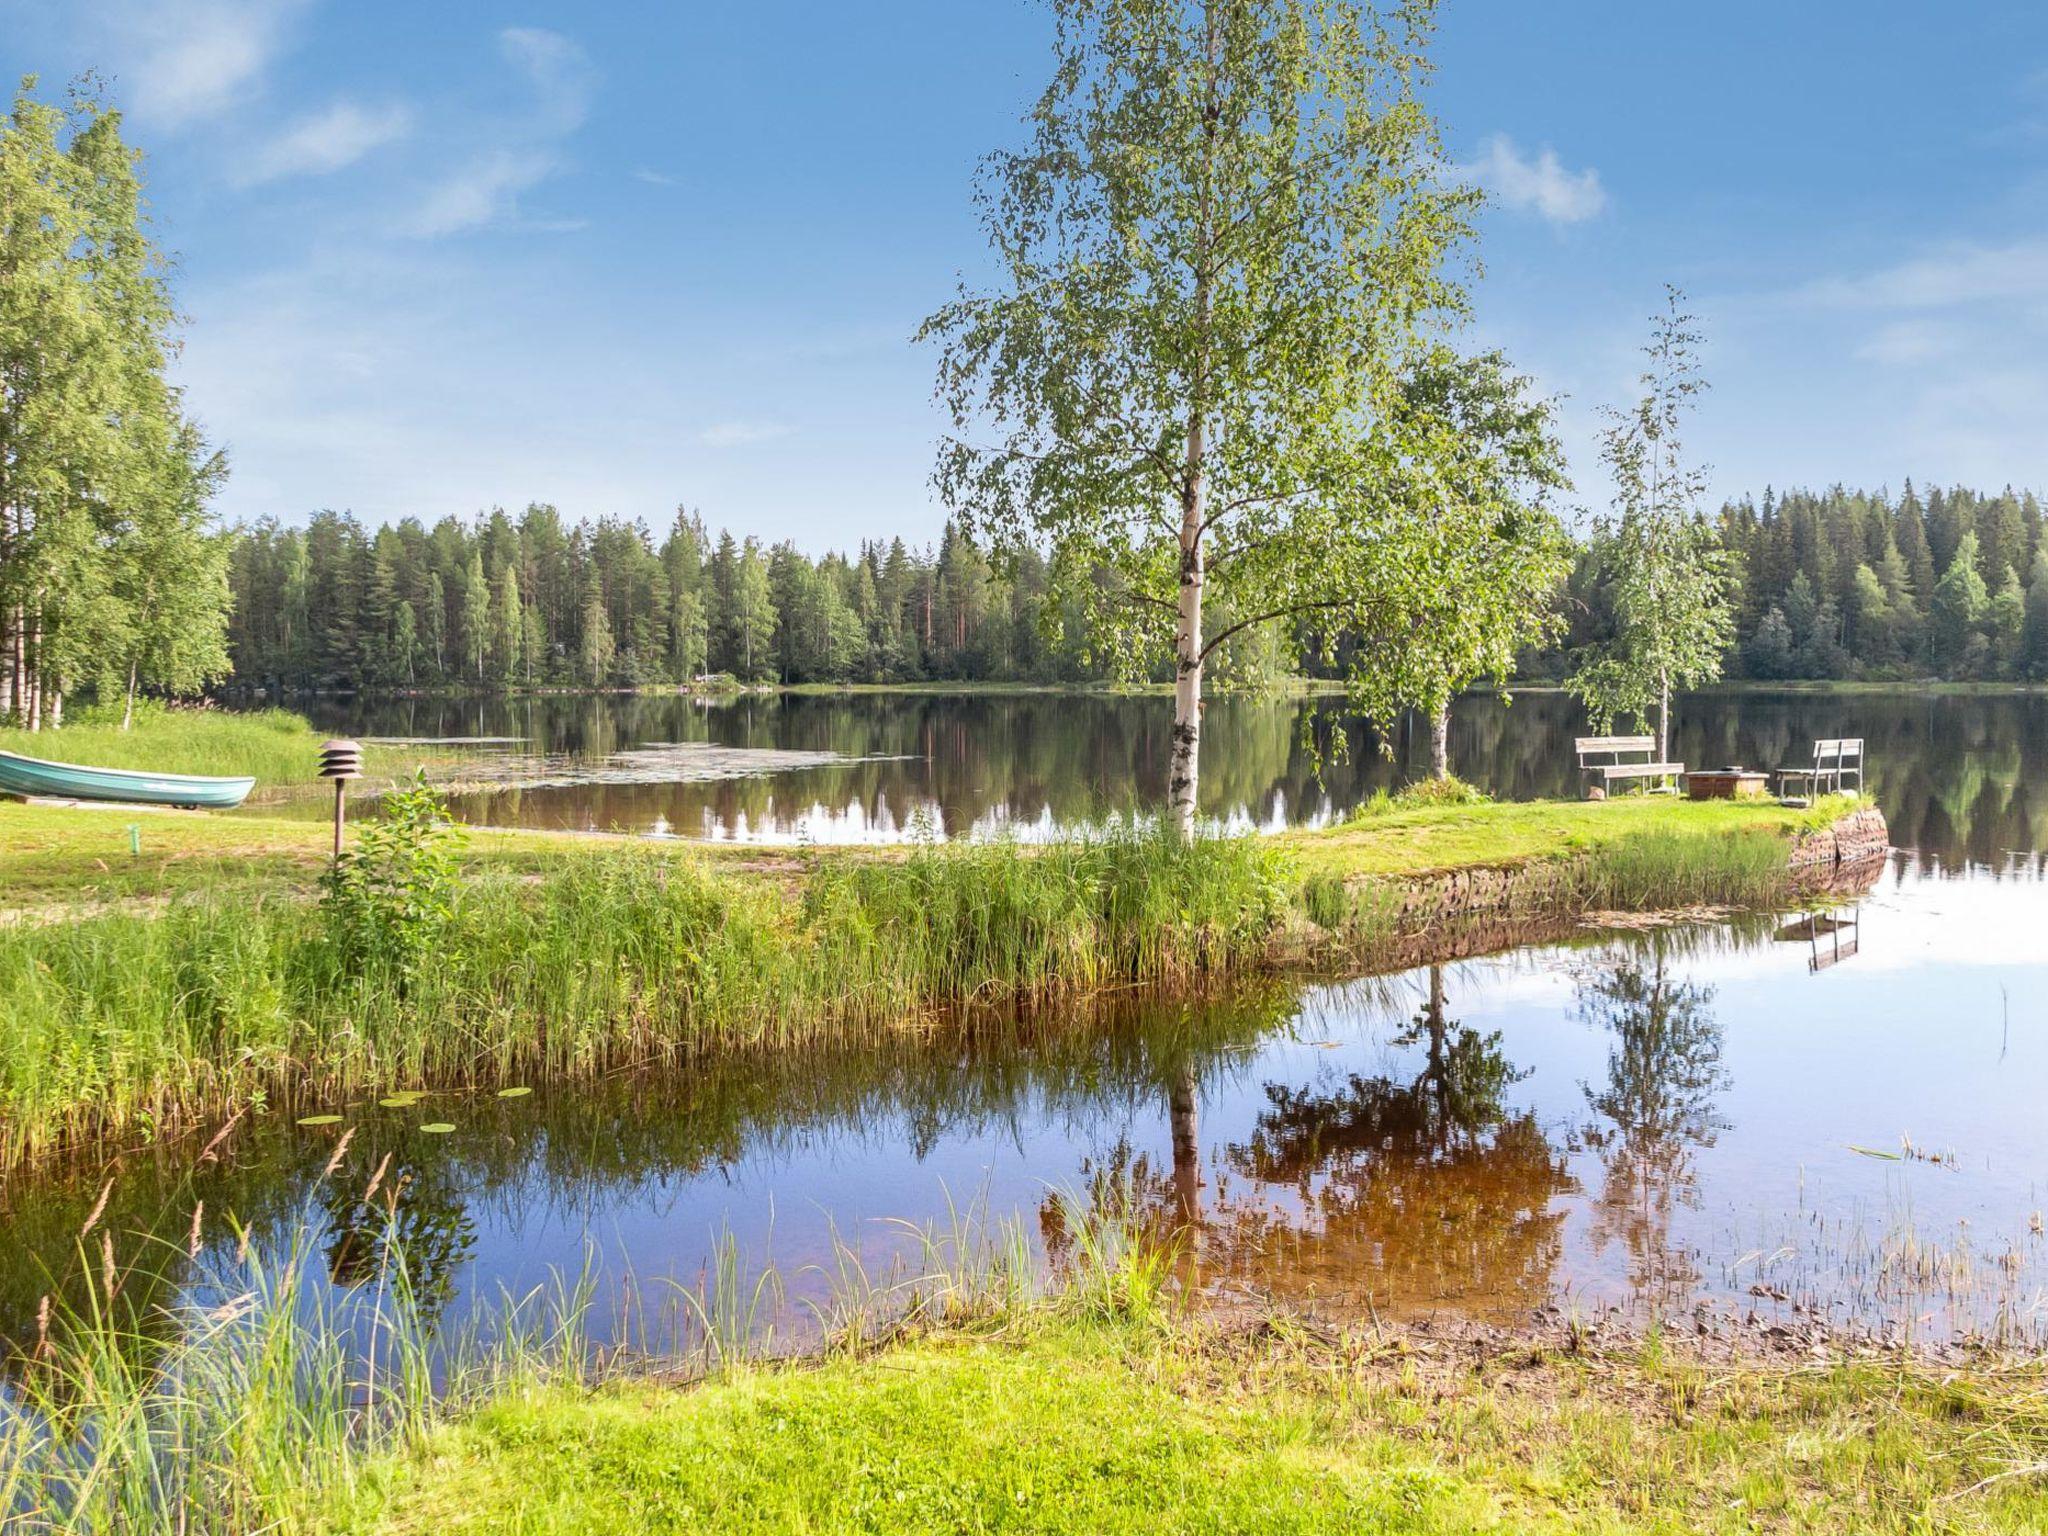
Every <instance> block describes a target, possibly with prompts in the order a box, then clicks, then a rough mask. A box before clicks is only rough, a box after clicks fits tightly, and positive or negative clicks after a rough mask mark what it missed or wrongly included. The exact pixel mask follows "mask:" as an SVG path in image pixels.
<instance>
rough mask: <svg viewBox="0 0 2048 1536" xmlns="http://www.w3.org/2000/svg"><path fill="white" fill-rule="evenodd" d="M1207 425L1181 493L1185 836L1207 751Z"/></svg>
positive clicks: (1181, 799) (1171, 783) (1180, 821)
mask: <svg viewBox="0 0 2048 1536" xmlns="http://www.w3.org/2000/svg"><path fill="white" fill-rule="evenodd" d="M1202 451H1203V442H1202V425H1201V422H1200V420H1199V419H1198V420H1197V421H1196V422H1195V423H1194V425H1192V426H1191V427H1189V428H1188V462H1189V475H1188V480H1187V486H1186V490H1185V491H1184V492H1183V494H1182V496H1181V526H1180V605H1179V608H1178V612H1177V618H1176V622H1175V625H1174V637H1173V662H1174V676H1173V755H1172V759H1171V764H1170V770H1169V773H1168V776H1167V786H1166V796H1167V805H1168V808H1169V809H1170V811H1171V813H1172V816H1173V824H1174V827H1175V828H1176V830H1178V831H1179V833H1180V835H1181V836H1182V837H1183V838H1192V837H1193V836H1194V835H1195V825H1196V823H1195V790H1196V786H1197V783H1198V781H1199V779H1200V775H1201V752H1202V575H1203V572H1202V519H1203V516H1204V515H1205V512H1206V509H1207V482H1206V481H1205V479H1204V478H1203V474H1202V470H1201V468H1200V466H1201V462H1202V457H1201V456H1202Z"/></svg>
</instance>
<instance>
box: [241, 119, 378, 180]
mask: <svg viewBox="0 0 2048 1536" xmlns="http://www.w3.org/2000/svg"><path fill="white" fill-rule="evenodd" d="M412 123H413V117H412V112H411V109H409V108H407V107H404V106H401V105H397V104H393V105H389V106H382V107H365V106H360V105H358V104H357V103H355V102H352V101H337V102H336V103H335V104H334V105H333V106H331V107H329V108H327V110H326V111H324V112H316V113H314V114H313V115H312V116H311V117H303V118H300V119H299V120H298V121H297V122H296V123H293V124H291V125H290V126H289V127H287V128H286V129H285V130H284V131H283V132H282V133H280V134H279V135H278V136H277V137H276V138H274V139H272V140H271V141H270V143H269V144H267V145H265V146H264V147H263V148H262V149H261V150H259V151H258V152H257V153H256V154H255V155H254V156H252V157H251V159H250V160H249V162H248V164H247V165H246V166H244V167H243V168H242V170H241V172H240V173H239V175H238V176H237V180H239V181H240V182H241V183H242V184H243V185H244V186H254V185H256V184H258V183H261V182H266V181H278V180H281V179H283V178H284V177H287V176H325V175H328V174H329V173H331V172H334V171H339V170H342V169H343V168H345V167H347V166H351V165H354V164H355V163H356V162H357V161H358V160H360V159H362V158H363V157H364V156H365V155H367V154H369V153H370V152H371V151H372V150H376V149H381V148H382V147H383V146H385V145H386V144H390V143H394V142H395V141H397V140H399V139H402V138H404V137H405V136H406V135H407V134H408V133H410V132H411V131H412Z"/></svg>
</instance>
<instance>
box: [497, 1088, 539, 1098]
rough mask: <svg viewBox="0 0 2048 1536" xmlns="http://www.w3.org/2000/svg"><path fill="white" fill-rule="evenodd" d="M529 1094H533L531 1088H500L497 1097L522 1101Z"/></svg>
mask: <svg viewBox="0 0 2048 1536" xmlns="http://www.w3.org/2000/svg"><path fill="white" fill-rule="evenodd" d="M531 1092H533V1090H532V1089H531V1088H500V1089H499V1090H498V1097H499V1098H501V1099H523V1098H525V1097H526V1096H527V1095H528V1094H529V1093H531Z"/></svg>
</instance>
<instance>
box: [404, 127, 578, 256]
mask: <svg viewBox="0 0 2048 1536" xmlns="http://www.w3.org/2000/svg"><path fill="white" fill-rule="evenodd" d="M554 168H555V162H554V158H553V157H552V156H550V155H545V154H539V153H533V152H526V151H518V150H509V149H505V150H496V151H493V152H492V153H490V154H487V155H484V156H482V157H480V158H478V159H476V160H473V161H471V162H470V163H469V164H468V165H466V166H464V167H463V168H462V169H461V170H460V171H457V172H456V173H455V174H454V175H452V176H450V177H448V178H447V179H446V180H445V181H443V182H441V183H440V184H439V185H438V186H436V187H435V188H434V189H433V190H432V191H431V192H429V193H428V194H427V196H426V199H425V200H424V201H423V202H421V204H420V205H419V207H417V208H415V209H414V210H413V213H412V216H411V218H409V219H408V220H406V222H405V232H406V233H407V234H411V235H417V236H419V237H420V238H421V239H426V240H431V239H435V238H437V237H439V236H441V235H453V234H459V233H460V232H461V231H463V230H465V229H476V228H478V227H480V226H482V225H485V224H490V223H493V222H495V221H496V220H497V219H499V218H501V217H502V216H504V215H505V214H507V213H509V212H510V211H511V209H512V208H513V207H514V206H515V204H516V203H517V202H518V198H519V194H520V193H522V192H524V191H525V190H526V189H527V188H528V187H531V186H533V185H534V184H535V183H536V182H539V181H541V180H543V179H544V178H545V177H546V176H547V175H548V174H549V173H550V172H551V171H553V170H554Z"/></svg>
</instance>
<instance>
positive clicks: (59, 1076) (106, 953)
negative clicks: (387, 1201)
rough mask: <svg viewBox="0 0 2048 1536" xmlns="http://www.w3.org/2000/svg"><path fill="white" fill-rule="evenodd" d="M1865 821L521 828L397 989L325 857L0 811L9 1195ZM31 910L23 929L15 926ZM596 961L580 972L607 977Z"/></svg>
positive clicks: (1707, 903) (1644, 897)
mask: <svg viewBox="0 0 2048 1536" xmlns="http://www.w3.org/2000/svg"><path fill="white" fill-rule="evenodd" d="M1882 828H1883V821H1882V817H1881V816H1880V815H1879V814H1878V813H1877V812H1876V810H1875V808H1874V807H1870V806H1867V805H1864V804H1862V803H1860V802H1858V803H1851V802H1849V801H1846V800H1844V801H1840V802H1834V801H1824V802H1823V803H1822V804H1821V805H1819V806H1817V807H1815V808H1812V809H1809V810H1805V811H1788V810H1784V809H1782V808H1779V807H1777V806H1775V805H1772V806H1750V805H1744V804H1741V803H1737V802H1712V803H1707V804H1694V803H1692V802H1673V801H1668V800H1663V799H1661V798H1659V799H1652V798H1650V797H1630V798H1629V799H1625V800H1616V801H1608V802H1528V803H1521V804H1509V805H1490V804H1487V805H1471V806H1430V807H1419V808H1393V809H1389V810H1386V811H1383V812H1381V813H1379V814H1376V815H1372V816H1367V817H1364V818H1361V819H1359V820H1357V821H1354V822H1351V823H1347V824H1345V825H1343V826H1341V827H1338V828H1333V829H1329V830H1326V831H1319V832H1308V833H1294V834H1280V835H1275V836H1272V837H1269V838H1253V837H1239V838H1226V839H1201V840H1197V841H1196V842H1195V843H1192V844H1186V845H1182V844H1179V843H1177V842H1175V841H1174V840H1172V839H1171V838H1166V837H1162V836H1160V835H1158V834H1156V833H1153V834H1144V835H1135V834H1125V835H1120V836H1105V837H1096V838H1091V839H1082V840H1077V841H1071V842H1063V843H1053V844H1046V845H1028V846H1018V845H1008V844H946V845H939V846H936V847H931V848H911V849H888V850H873V851H859V852H854V851H849V850H831V851H828V850H824V849H807V850H775V851H773V852H772V853H769V854H766V855H764V853H763V852H762V851H760V850H754V849H748V848H707V847H703V846H697V845H662V844H650V843H648V842H645V841H637V842H628V841H620V842H615V843H613V842H605V843H596V844H593V843H592V842H590V841H589V840H580V839H578V838H576V837H575V836H574V835H570V836H563V835H555V834H533V833H520V834H505V835H502V836H493V837H489V838H479V839H475V840H473V841H472V842H471V843H470V844H469V846H468V848H467V849H466V850H465V851H464V853H463V854H462V855H461V864H460V866H459V871H460V888H459V895H458V899H457V901H456V903H455V906H454V911H453V914H452V916H451V917H450V918H449V920H448V923H447V926H446V927H445V929H443V930H442V931H441V932H440V933H439V935H438V937H437V938H436V940H435V941H434V949H433V952H432V955H431V960H430V963H429V964H427V965H426V966H423V967H422V968H421V969H420V970H419V971H417V972H416V973H410V974H404V975H400V974H385V973H383V972H382V971H377V972H369V973H364V974H360V975H356V974H351V973H350V972H348V971H347V970H346V968H343V967H340V966H339V963H338V961H337V957H336V954H335V952H334V950H333V948H332V945H331V943H330V940H329V937H328V934H327V929H326V926H325V922H324V920H323V914H322V912H321V910H320V909H319V907H318V906H317V905H316V903H315V902H314V901H313V900H312V899H311V897H312V895H313V892H314V887H315V883H316V881H317V878H318V875H319V873H320V871H321V870H322V868H323V867H324V857H323V854H324V847H325V840H326V838H327V837H328V835H329V834H328V832H327V829H326V828H325V827H324V826H322V825H321V824H319V823H314V822H261V821H256V820H253V819H247V818H229V817H222V818H199V817H190V818H187V817H176V818H171V817H167V818H163V819H162V820H160V821H155V822H152V823H150V824H149V826H148V827H147V829H146V832H145V834H144V837H143V846H144V854H143V855H142V856H141V857H139V858H137V857H134V856H132V855H130V854H129V853H128V847H129V841H128V840H129V831H128V825H127V824H124V822H123V821H122V820H119V819H114V818H108V817H105V816H101V815H98V814H96V813H93V812H87V811H65V810H51V809H45V808H41V807H27V808H23V807H16V806H7V807H0V829H7V830H14V831H19V832H21V833H26V834H27V835H25V836H24V835H17V836H10V837H8V838H6V839H5V844H6V847H5V849H4V851H0V881H4V882H5V883H6V887H7V888H8V889H9V890H10V891H11V892H13V893H14V899H15V901H16V902H17V903H22V905H17V906H16V907H15V908H14V911H15V912H16V913H17V915H18V916H21V915H26V916H27V917H29V918H30V919H31V920H30V921H16V922H13V923H11V924H0V988H4V989H7V990H9V992H10V994H11V996H12V997H13V999H14V1003H15V1006H14V1007H12V1008H11V1009H10V1010H9V1012H8V1015H7V1017H6V1018H5V1020H0V1029H4V1030H5V1031H6V1034H5V1038H0V1111H4V1113H0V1124H4V1127H5V1140H4V1143H0V1167H8V1168H11V1167H16V1166H26V1165H32V1164H36V1163H40V1162H42V1161H44V1160H45V1159H47V1158H51V1157H57V1156H62V1155H63V1154H65V1153H66V1152H68V1151H71V1150H74V1149H79V1148H83V1147H88V1146H90V1145H93V1144H96V1143H103V1142H105V1141H107V1140H109V1139H112V1138H118V1137H121V1136H124V1135H133V1134H134V1133H135V1132H136V1131H137V1130H138V1129H141V1128H145V1127H146V1128H148V1130H149V1133H150V1134H151V1135H156V1136H175V1135H180V1134H185V1133H187V1132H189V1131H191V1130H193V1129H196V1128H198V1127H199V1126H201V1125H203V1124H208V1123H215V1124H217V1123H218V1122H219V1121H220V1120H221V1119H223V1118H225V1117H228V1116H231V1115H235V1114H239V1113H241V1112H243V1111H245V1110H246V1109H248V1108H249V1107H250V1106H252V1105H257V1104H262V1105H267V1106H269V1107H270V1108H272V1109H273V1110H275V1109H279V1108H283V1109H287V1110H299V1111H303V1110H307V1109H312V1108H318V1109H321V1110H325V1109H326V1108H327V1107H328V1105H329V1104H330V1103H331V1102H332V1101H334V1100H336V1099H346V1098H348V1097H350V1096H352V1095H355V1094H359V1093H360V1092H362V1091H365V1090H366V1089H369V1088H375V1087H383V1088H394V1089H395V1088H413V1087H420V1088H425V1087H448V1086H461V1087H475V1086H479V1085H484V1084H487V1083H489V1082H491V1081H493V1080H501V1081H540V1080H554V1079H566V1080H573V1079H574V1078H575V1077H576V1076H578V1075H579V1074H583V1073H589V1072H604V1071H609V1070H613V1069H615V1068H617V1067H618V1066H620V1065H621V1064H623V1063H625V1062H640V1063H649V1064H660V1063H664V1062H666V1063H683V1062H687V1061H689V1060H692V1059H694V1058H697V1057H700V1056H701V1055H703V1054H704V1053H708V1052H717V1051H721V1050H725V1049H727V1048H729V1047H736V1046H737V1047H751V1048H761V1047H766V1048H771V1049H800V1048H802V1047H803V1046H804V1045H805V1044H806V1043H807V1042H811V1041H820V1040H825V1039H838V1040H857V1039H860V1038H869V1037H873V1036H875V1035H877V1034H878V1033H881V1032H900V1031H904V1030H911V1031H920V1030H924V1029H928V1028H930V1027H933V1026H934V1025H935V1024H937V1023H939V1022H942V1021H943V1020H944V1019H945V1018H947V1017H949V1016H950V1015H951V1014H952V1013H953V1012H954V1011H955V1010H957V1009H959V1008H960V1007H962V1006H965V1005H972V1006H975V1007H977V1008H979V1007H982V1006H984V1005H995V1006H998V1007H1016V1006H1025V1005H1039V1004H1044V1003H1057V1002H1060V1001H1063V1000H1075V999H1081V998H1085V997H1088V996H1090V995H1091V994H1095V993H1098V992H1102V991H1105V990H1112V989H1127V988H1131V987H1152V988H1162V989H1168V990H1171V989H1174V988H1184V987H1191V986H1196V985H1211V984H1214V983H1217V982H1220V981H1225V980H1228V979H1229V978H1231V977H1233V976H1243V977H1250V976H1255V975H1258V974H1271V973H1276V972H1292V973H1301V974H1310V975H1337V974H1345V973H1349V974H1358V973H1360V972H1365V971H1374V970H1387V969H1396V968H1405V967H1406V966H1408V965H1413V964H1420V963H1426V962H1427V961H1428V960H1431V959H1449V958H1456V957H1460V956H1463V955H1471V954H1479V953H1484V952H1487V951H1489V950H1495V949H1499V948H1502V947H1508V946H1512V945H1513V944H1515V943H1520V942H1527V941H1529V939H1531V938H1540V937H1543V936H1544V935H1545V934H1546V933H1547V932H1548V931H1549V930H1551V929H1554V928H1556V927H1559V926H1561V925H1566V926H1576V925H1579V924H1581V923H1582V922H1583V921H1584V919H1585V918H1586V916H1587V914H1589V913H1600V912H1614V913H1630V914H1642V913H1655V912H1664V911H1671V910H1674V909H1700V908H1728V909H1747V910H1756V909H1760V908H1778V909H1782V908H1785V907H1789V906H1796V905H1800V904H1802V903H1803V902H1806V901H1809V900H1814V899H1825V897H1826V896H1827V895H1828V894H1830V893H1831V892H1832V891H1833V890H1834V889H1835V888H1836V887H1837V886H1838V885H1839V884H1840V883H1842V882H1843V880H1844V879H1846V880H1847V881H1848V883H1849V884H1850V886H1851V888H1852V889H1853V887H1854V885H1855V883H1856V882H1857V881H1859V880H1863V881H1874V880H1875V879H1876V877H1877V874H1878V872H1879V871H1880V870H1881V868H1882V863H1883V861H1882V859H1881V858H1875V857H1871V856H1870V855H1873V854H1875V853H1876V852H1878V851H1880V850H1881V849H1882V847H1883V832H1882ZM29 903H33V905H28V904H29ZM600 961H601V962H603V963H593V962H600Z"/></svg>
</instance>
